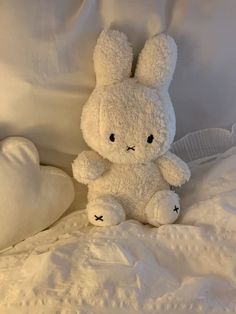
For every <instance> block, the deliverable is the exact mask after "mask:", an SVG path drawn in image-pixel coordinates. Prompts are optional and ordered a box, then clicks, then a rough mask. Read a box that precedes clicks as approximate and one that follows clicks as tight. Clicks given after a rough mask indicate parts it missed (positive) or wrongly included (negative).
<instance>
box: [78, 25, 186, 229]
mask: <svg viewBox="0 0 236 314" xmlns="http://www.w3.org/2000/svg"><path fill="white" fill-rule="evenodd" d="M176 57H177V49H176V45H175V42H174V40H173V39H172V38H171V37H169V36H168V35H166V34H161V35H158V36H155V37H153V38H151V39H149V40H148V41H147V42H146V44H145V46H144V48H143V49H142V51H141V53H140V55H139V58H138V63H137V67H136V71H135V75H134V77H132V78H131V77H130V75H131V67H132V60H133V54H132V48H131V45H130V44H129V42H128V40H127V37H126V35H125V34H123V33H121V32H119V31H116V30H104V31H103V32H102V33H101V34H100V36H99V38H98V41H97V44H96V47H95V51H94V66H95V73H96V88H95V89H94V91H93V92H92V94H91V96H90V97H89V99H88V101H87V103H86V104H85V106H84V108H83V112H82V117H81V128H82V132H83V136H84V139H85V141H86V142H87V144H88V145H89V146H90V147H91V148H92V149H93V150H94V151H84V152H82V153H81V154H79V155H78V157H77V158H76V159H75V161H74V162H73V165H72V167H73V173H74V177H75V178H76V179H77V180H78V181H79V182H82V183H85V184H88V189H89V192H88V206H87V212H88V218H89V221H90V222H91V223H92V224H94V225H97V226H110V225H116V224H119V223H120V222H122V221H124V220H125V219H126V218H133V219H137V220H139V221H141V222H144V223H150V224H151V225H154V226H160V225H162V224H170V223H173V222H174V221H175V220H176V219H177V217H178V215H179V211H180V205H179V198H178V195H177V194H176V193H175V192H174V191H171V190H170V186H181V185H182V184H183V183H185V182H186V181H187V180H189V178H190V171H189V169H188V166H187V165H186V164H185V162H183V161H182V160H181V159H179V158H178V157H177V156H175V155H174V154H172V153H171V152H168V150H169V149H170V145H171V143H172V142H173V139H174V135H175V113H174V110H173V107H172V103H171V100H170V98H169V94H168V87H169V84H170V81H171V78H172V75H173V72H174V68H175V64H176Z"/></svg>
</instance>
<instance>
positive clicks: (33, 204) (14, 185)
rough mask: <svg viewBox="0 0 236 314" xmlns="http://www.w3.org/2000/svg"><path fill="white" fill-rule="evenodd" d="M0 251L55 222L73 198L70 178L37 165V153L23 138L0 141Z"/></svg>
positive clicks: (56, 170)
mask: <svg viewBox="0 0 236 314" xmlns="http://www.w3.org/2000/svg"><path fill="white" fill-rule="evenodd" d="M0 174H1V175H0V230H1V231H0V249H4V248H6V247H8V246H10V245H13V244H15V243H17V242H19V241H21V240H23V239H25V238H26V237H29V236H31V235H33V234H35V233H37V232H39V231H41V230H43V229H45V228H46V227H48V226H49V225H51V224H52V223H53V222H55V221H56V220H57V219H58V218H59V217H60V216H61V215H62V214H63V213H64V212H65V210H66V209H67V208H68V207H69V206H70V204H71V203H72V201H73V199H74V187H73V183H72V181H71V179H70V177H69V176H68V175H67V174H65V173H64V172H63V171H62V170H59V169H57V168H54V167H43V166H41V167H40V166H39V156H38V152H37V150H36V148H35V146H34V144H33V143H31V142H30V141H29V140H26V139H24V138H19V137H18V138H17V137H9V138H6V139H5V140H3V141H1V142H0Z"/></svg>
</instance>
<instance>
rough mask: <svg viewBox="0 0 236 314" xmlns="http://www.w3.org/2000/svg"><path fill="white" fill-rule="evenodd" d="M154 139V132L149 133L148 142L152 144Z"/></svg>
mask: <svg viewBox="0 0 236 314" xmlns="http://www.w3.org/2000/svg"><path fill="white" fill-rule="evenodd" d="M153 140H154V136H153V135H152V134H151V135H149V136H148V138H147V142H148V143H149V144H151V143H152V142H153Z"/></svg>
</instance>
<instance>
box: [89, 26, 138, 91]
mask: <svg viewBox="0 0 236 314" xmlns="http://www.w3.org/2000/svg"><path fill="white" fill-rule="evenodd" d="M93 58H94V69H95V73H96V85H97V86H102V85H111V84H114V83H117V82H121V81H122V80H124V79H125V78H128V77H130V74H131V67H132V61H133V51H132V47H131V45H130V43H129V42H128V39H127V36H126V35H125V34H124V33H121V32H119V31H116V30H109V29H108V30H104V31H102V33H101V34H100V36H99V38H98V41H97V44H96V46H95V50H94V56H93Z"/></svg>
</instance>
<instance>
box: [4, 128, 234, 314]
mask: <svg viewBox="0 0 236 314" xmlns="http://www.w3.org/2000/svg"><path fill="white" fill-rule="evenodd" d="M209 134H211V132H208V135H209ZM218 135H219V136H218V139H219V143H218V144H219V147H218V148H220V147H221V149H223V146H220V143H221V140H222V138H224V141H225V142H227V145H230V144H232V141H233V140H232V138H233V135H232V134H229V132H228V133H227V135H226V133H224V132H223V131H222V132H219V134H218ZM234 136H235V134H234ZM198 137H199V138H201V137H203V134H198ZM196 138H197V137H196V136H195V139H196ZM226 138H227V140H226ZM222 141H223V140H222ZM190 142H191V143H193V139H191V140H190V141H189V139H185V141H184V145H183V143H182V144H181V143H177V144H176V145H175V147H174V148H173V149H174V150H178V151H179V153H180V155H181V147H187V146H188V143H190ZM195 142H197V140H195ZM208 143H210V142H208ZM227 145H226V146H227ZM208 146H209V145H208ZM210 146H211V147H212V148H211V149H212V151H214V150H215V149H216V146H217V145H213V144H212V143H211V145H210ZM226 146H225V148H226ZM209 149H210V148H209ZM199 151H201V149H200V148H199V150H198V153H199ZM191 154H192V155H193V154H194V150H192V153H191ZM191 154H190V153H189V154H188V156H190V155H191ZM190 157H193V156H190ZM189 165H190V168H191V170H192V179H191V180H190V182H189V183H188V184H186V185H185V186H184V187H183V188H181V190H179V191H178V192H179V193H180V195H181V199H182V208H183V209H182V214H181V216H180V218H179V220H178V221H177V223H176V224H174V225H164V226H161V227H159V228H154V227H151V226H150V225H143V224H141V223H139V222H137V221H135V220H128V221H125V222H123V223H121V224H120V225H118V226H113V227H107V228H100V227H94V226H91V225H89V223H88V220H87V216H86V212H85V211H84V210H82V211H80V210H79V211H76V212H73V213H71V214H69V215H67V216H65V217H63V218H62V219H60V220H59V221H57V222H56V223H55V224H54V225H53V226H51V227H50V228H48V229H47V230H44V231H42V232H40V233H38V234H37V235H35V236H33V237H31V238H28V239H26V240H25V241H23V242H21V243H19V244H17V245H16V246H14V247H11V248H8V249H7V250H5V251H4V252H2V253H1V255H0V281H1V285H0V313H4V314H5V313H6V314H7V313H11V314H12V313H80V314H82V313H83V314H87V313H88V314H95V313H96V314H98V313H99V314H100V313H101V314H103V313H108V314H110V313H113V314H118V313H119V314H121V313H130V314H133V313H143V314H146V313H147V314H148V313H171V314H172V313H176V314H180V313H181V314H182V313H186V314H187V313H204V314H206V313H214V314H222V313H235V312H236V232H235V231H236V147H235V146H233V147H231V148H229V149H227V150H226V151H225V152H221V153H217V154H214V155H211V156H209V157H204V158H203V157H201V158H198V159H197V160H195V161H190V162H189Z"/></svg>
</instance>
